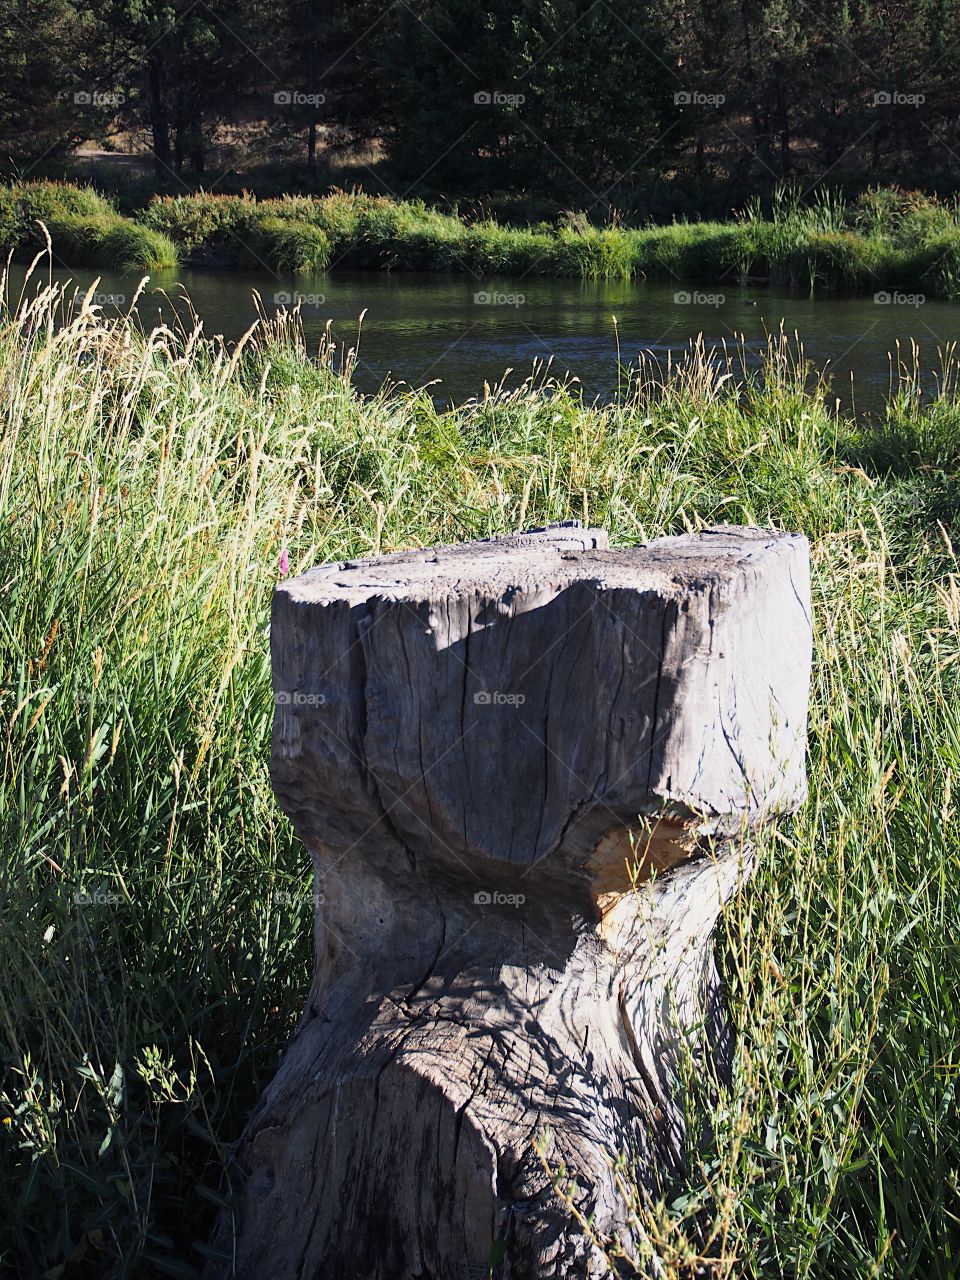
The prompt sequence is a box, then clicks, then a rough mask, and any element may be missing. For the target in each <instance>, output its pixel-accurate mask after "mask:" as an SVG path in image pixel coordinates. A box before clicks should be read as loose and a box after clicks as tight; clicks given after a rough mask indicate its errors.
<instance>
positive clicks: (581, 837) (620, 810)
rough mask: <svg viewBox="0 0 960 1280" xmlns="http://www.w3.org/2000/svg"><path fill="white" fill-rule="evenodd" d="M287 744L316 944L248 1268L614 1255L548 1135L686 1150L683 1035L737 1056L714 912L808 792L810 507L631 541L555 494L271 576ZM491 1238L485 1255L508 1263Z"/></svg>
mask: <svg viewBox="0 0 960 1280" xmlns="http://www.w3.org/2000/svg"><path fill="white" fill-rule="evenodd" d="M272 645H273V676H274V692H275V697H276V704H277V706H276V719H275V723H274V738H273V758H272V777H273V783H274V787H275V789H276V793H277V795H278V797H279V799H280V803H281V804H282V805H283V808H284V809H285V810H286V811H287V813H288V814H290V816H291V818H292V819H293V822H294V824H295V827H296V830H297V831H298V833H299V834H300V836H301V837H302V838H303V840H304V842H305V843H306V845H307V847H308V848H309V849H310V851H311V853H312V855H313V858H314V863H315V868H316V887H317V911H316V956H317V958H316V973H315V977H314V980H313V985H312V988H311V991H310V995H309V999H308V1002H307V1008H306V1012H305V1014H304V1017H303V1020H302V1023H301V1025H300V1027H299V1029H298V1031H297V1033H296V1036H295V1037H294V1039H293V1041H292V1042H291V1044H290V1046H289V1048H288V1050H287V1052H286V1055H285V1057H284V1059H283V1061H282V1064H281V1066H280V1069H279V1072H278V1074H277V1076H276V1079H275V1080H274V1081H273V1083H272V1084H271V1085H270V1087H269V1088H268V1089H267V1090H266V1092H265V1094H264V1096H263V1098H262V1100H261V1102H260V1104H259V1106H258V1107H257V1109H256V1111H255V1113H254V1114H253V1116H252V1117H251V1118H250V1121H249V1123H248V1125H247V1128H246V1131H245V1133H244V1136H243V1138H242V1141H241V1143H240V1144H239V1147H238V1151H237V1184H238V1186H239V1203H238V1211H237V1216H236V1219H235V1220H231V1221H226V1220H225V1221H224V1222H223V1223H222V1224H221V1228H220V1232H219V1243H220V1245H221V1247H223V1248H225V1250H226V1251H228V1252H230V1253H231V1254H232V1256H233V1258H234V1262H233V1264H232V1267H233V1272H234V1273H235V1274H237V1275H239V1276H240V1277H243V1280H468V1278H471V1280H472V1278H474V1277H476V1278H479V1277H487V1276H489V1275H491V1274H493V1275H495V1276H497V1277H501V1278H502V1280H542V1278H544V1277H558V1278H559V1277H568V1276H588V1275H591V1276H592V1275H599V1274H602V1272H603V1264H602V1261H601V1259H600V1257H599V1255H598V1254H597V1253H596V1252H595V1251H594V1250H593V1249H592V1248H591V1246H590V1245H589V1244H587V1243H586V1242H585V1241H584V1239H583V1237H582V1235H581V1233H580V1232H579V1230H578V1229H577V1227H576V1225H575V1224H574V1223H573V1222H572V1221H571V1219H570V1216H569V1214H568V1213H567V1212H566V1210H565V1209H564V1207H563V1206H562V1205H561V1204H560V1203H559V1201H558V1199H557V1196H556V1194H555V1192H554V1190H553V1188H552V1186H551V1181H550V1176H549V1173H548V1172H547V1171H546V1170H545V1168H544V1162H543V1160H542V1159H541V1156H540V1155H539V1154H538V1152H537V1144H539V1145H540V1148H541V1150H542V1152H543V1153H544V1155H545V1157H546V1161H547V1163H548V1164H549V1165H550V1166H551V1168H552V1169H554V1170H557V1169H560V1168H563V1169H565V1170H566V1175H567V1178H568V1179H571V1180H575V1181H576V1185H577V1203H578V1205H579V1206H580V1208H581V1210H582V1211H583V1212H584V1213H586V1214H592V1215H593V1216H594V1220H595V1222H596V1225H597V1227H598V1229H599V1230H600V1231H603V1232H608V1233H609V1232H614V1233H615V1232H618V1231H620V1232H626V1231H627V1224H626V1223H625V1222H624V1213H623V1208H622V1201H621V1197H620V1196H619V1195H618V1193H617V1189H616V1186H615V1181H614V1176H613V1166H612V1158H613V1156H614V1155H615V1154H616V1153H617V1152H627V1153H629V1154H630V1156H631V1158H632V1159H633V1161H635V1165H636V1171H637V1173H638V1176H639V1178H640V1180H641V1182H642V1184H643V1185H645V1186H647V1187H648V1188H650V1189H655V1188H656V1187H657V1186H658V1185H659V1181H660V1180H661V1179H663V1178H669V1177H670V1176H671V1175H673V1174H674V1173H675V1172H676V1171H677V1170H678V1168H679V1167H680V1165H681V1160H682V1153H683V1146H684V1134H683V1124H682V1117H681V1114H680V1111H679V1109H678V1106H677V1102H676V1097H675V1095H676V1088H675V1078H676V1077H675V1072H676V1067H677V1055H678V1045H679V1044H680V1042H681V1041H682V1040H686V1043H687V1047H688V1048H689V1051H690V1052H691V1053H692V1054H693V1056H694V1061H695V1062H698V1063H699V1064H700V1065H701V1067H702V1070H703V1071H704V1072H705V1073H706V1072H709V1071H710V1070H718V1071H720V1072H721V1073H722V1072H723V1070H724V1069H725V1064H726V1061H727V1058H728V1055H729V1048H730V1046H729V1032H728V1027H727V1022H726V1018H725V1015H724V1010H723V1004H722V996H721V992H720V987H719V980H718V977H717V973H716V970H715V967H714V958H713V945H712V940H711V935H712V931H713V928H714V925H715V922H716V919H717V916H718V913H719V911H720V909H721V907H722V904H723V902H724V901H725V899H726V898H727V897H728V896H729V894H730V893H731V892H732V890H733V889H734V887H735V886H736V885H737V883H738V881H739V880H741V879H742V877H743V875H744V873H745V872H746V871H747V870H748V869H749V858H750V840H749V834H750V831H751V830H752V829H753V828H755V827H756V826H757V824H758V823H760V822H762V821H764V820H766V819H769V818H771V817H773V816H775V815H777V814H782V813H787V812H790V811H792V810H794V809H795V808H796V807H797V806H798V805H799V804H800V803H801V802H802V800H803V798H804V790H805V781H804V739H805V728H806V713H807V691H808V682H809V669H810V650H811V635H810V609H809V584H808V566H807V545H806V542H805V540H804V539H803V538H802V537H798V536H789V535H783V534H779V533H776V532H771V531H768V530H760V529H740V528H719V529H709V530H706V531H704V532H703V533H700V534H695V535H690V536H684V537H678V538H663V539H660V540H658V541H656V542H653V543H650V544H649V545H647V546H642V547H635V548H630V549H626V550H610V549H609V548H608V543H607V537H606V534H605V533H603V532H602V531H601V530H596V529H580V528H571V527H557V528H550V529H547V530H542V531H535V532H533V533H527V534H522V535H518V536H516V537H510V538H501V539H497V540H494V541H489V542H479V543H468V544H464V545H462V546H452V547H435V548H430V549H428V550H425V551H414V552H408V553H402V554H398V555H390V556H384V557H382V558H380V559H370V560H357V561H348V562H346V563H342V564H334V565H327V566H323V567H321V568H317V569H313V570H311V571H310V572H309V573H305V574H304V575H303V576H302V577H298V578H294V579H293V580H291V581H289V582H286V583H284V584H283V585H281V586H280V587H278V589H277V592H276V595H275V598H274V606H273V630H272ZM492 1263H493V1264H494V1270H493V1272H492V1273H491V1264H492Z"/></svg>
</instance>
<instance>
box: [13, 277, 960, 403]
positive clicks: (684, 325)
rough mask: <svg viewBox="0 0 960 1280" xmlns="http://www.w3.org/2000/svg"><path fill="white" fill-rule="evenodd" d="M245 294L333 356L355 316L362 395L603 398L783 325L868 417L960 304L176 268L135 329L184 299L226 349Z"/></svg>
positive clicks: (112, 294) (113, 299) (945, 330)
mask: <svg viewBox="0 0 960 1280" xmlns="http://www.w3.org/2000/svg"><path fill="white" fill-rule="evenodd" d="M54 275H55V277H56V278H57V279H60V280H68V279H71V280H73V281H75V282H76V283H77V284H78V285H79V286H80V287H81V288H83V289H86V288H87V287H88V286H89V285H90V283H91V282H92V281H93V280H94V279H95V278H96V277H97V276H98V275H99V276H100V283H99V285H98V286H97V298H98V300H99V301H101V302H102V303H103V305H104V307H105V310H106V311H107V313H108V314H109V313H110V312H111V311H112V310H114V309H115V308H126V307H127V306H129V303H130V301H131V299H132V297H133V294H134V292H135V290H136V286H137V283H138V280H139V273H137V274H134V275H120V274H117V273H111V272H100V273H98V272H95V271H91V270H76V271H69V270H67V269H66V268H59V267H58V268H56V269H55V271H54ZM23 276H24V270H23V268H22V267H21V268H17V267H14V268H13V269H12V271H11V279H10V285H9V288H10V291H12V292H13V293H17V292H18V291H19V289H20V287H21V285H22V282H23ZM254 291H256V292H257V293H258V294H259V295H260V297H261V298H262V300H263V303H264V305H265V306H266V308H267V309H268V310H275V309H277V308H279V307H281V306H284V305H286V306H289V305H290V304H291V302H292V300H293V299H294V298H299V299H300V305H301V312H302V315H303V321H304V327H305V330H306V335H307V338H308V341H309V342H310V344H311V346H312V347H313V346H315V345H316V344H317V343H319V341H320V339H321V336H322V334H323V332H324V329H325V327H326V324H327V322H328V320H330V321H332V325H333V330H332V331H333V335H334V338H335V340H336V342H337V343H338V346H339V348H340V351H341V352H346V351H347V350H348V349H350V348H351V347H354V346H355V345H356V343H357V334H358V323H359V317H360V315H361V313H365V316H364V319H363V325H362V333H361V336H360V343H359V357H358V361H357V365H356V371H355V375H354V380H355V382H356V383H357V385H358V386H359V387H360V389H361V390H363V391H366V392H372V391H375V390H376V389H377V388H378V387H379V386H380V385H381V384H382V383H383V381H384V380H385V379H387V378H390V379H392V380H393V381H397V382H405V383H408V384H412V385H414V386H423V385H426V384H430V393H431V394H432V395H433V396H434V397H435V398H436V399H438V400H440V401H459V400H464V399H467V398H469V397H471V396H476V395H480V394H482V392H483V388H484V383H487V384H489V385H490V386H494V385H496V384H497V383H499V382H500V381H501V380H502V379H503V378H504V375H505V373H506V371H507V370H512V373H510V374H508V375H507V377H506V384H507V385H508V386H513V385H516V384H517V382H519V381H521V380H522V379H523V378H525V377H526V376H527V375H528V374H530V372H531V370H532V369H533V367H534V365H535V364H537V365H542V363H543V362H546V361H552V364H551V367H550V372H551V373H553V374H554V375H557V376H559V375H564V374H570V375H571V376H573V377H576V378H578V379H579V381H580V384H581V385H582V387H583V391H584V394H585V395H586V396H587V397H588V398H589V399H593V398H594V397H600V398H606V397H608V396H609V395H611V394H612V393H614V392H615V391H616V389H617V385H618V368H620V367H622V366H629V365H631V364H635V363H636V361H637V358H638V356H639V355H640V353H641V352H650V353H652V355H653V356H655V357H656V358H658V359H659V360H660V361H661V362H664V363H665V361H666V360H667V358H668V356H670V355H673V356H676V355H677V354H679V353H681V352H682V351H683V350H685V349H686V347H687V346H688V344H689V342H690V340H691V339H694V338H696V337H697V336H698V335H700V334H702V335H703V338H704V340H705V342H706V343H707V344H708V346H712V345H716V346H718V347H719V346H720V344H722V343H724V342H726V343H727V344H728V345H735V344H737V343H738V342H739V341H740V339H741V336H742V339H743V342H744V344H745V348H746V351H747V358H748V363H749V364H751V365H755V363H756V355H757V352H758V351H759V350H760V349H761V348H762V347H763V346H764V345H765V334H766V333H767V332H777V331H778V330H779V329H780V327H781V325H782V326H784V327H785V329H786V330H787V332H788V333H791V334H792V333H793V332H794V331H796V332H797V333H799V335H800V337H801V339H802V341H803V347H804V353H805V355H806V358H807V359H808V360H810V361H811V362H812V364H813V366H814V367H815V368H816V369H817V370H820V371H822V372H824V373H825V374H827V375H828V376H829V377H830V379H831V384H832V386H833V388H834V391H835V393H836V394H837V395H838V396H839V397H840V399H841V400H842V401H843V403H844V405H845V406H847V407H849V408H852V409H854V410H855V411H857V412H861V413H871V412H875V411H877V410H878V409H879V408H880V406H881V405H882V403H883V401H884V398H885V397H886V395H887V391H888V387H889V384H890V370H891V358H893V359H894V360H895V359H896V353H897V343H898V342H899V343H900V349H901V355H902V357H903V358H904V359H905V360H907V361H908V362H909V361H911V360H912V357H911V354H910V341H911V339H914V340H915V341H916V342H917V344H918V346H919V349H920V362H921V365H922V367H923V369H924V370H925V374H926V378H927V385H928V386H929V385H933V379H934V376H935V373H936V371H937V370H938V369H939V367H940V362H939V357H938V349H943V348H944V347H946V346H947V344H949V343H950V342H952V341H954V340H955V339H956V338H957V337H960V303H957V302H940V301H934V300H926V299H923V298H922V295H906V294H894V293H892V292H890V293H888V294H886V295H881V297H880V300H875V299H874V297H873V296H866V297H864V296H857V297H836V296H831V295H827V294H821V295H818V296H816V297H814V298H811V297H809V296H806V295H797V294H791V293H788V292H785V291H782V290H781V291H778V290H775V289H769V288H762V287H749V288H746V289H741V288H738V287H737V286H735V285H734V286H730V285H711V286H703V285H701V286H693V285H686V284H683V285H681V284H677V285H675V286H674V285H666V284H660V283H658V284H648V283H646V282H642V281H641V282H634V283H627V282H620V281H617V282H611V283H599V282H592V281H590V282H583V281H579V280H566V279H544V278H542V277H538V276H526V277H523V278H522V279H499V280H485V281H476V280H473V279H471V278H470V277H467V276H451V275H439V274H438V275H426V274H410V273H395V274H389V273H386V272H373V271H368V272H336V273H332V274H330V275H325V276H317V277H304V276H289V277H283V276H272V275H270V274H269V273H267V272H260V273H255V272H244V271H229V272H228V271H220V272H213V271H200V270H191V269H189V268H181V269H178V270H177V271H167V272H157V273H155V275H154V276H152V277H151V281H150V285H149V286H148V289H147V291H146V293H145V294H144V295H143V297H142V298H141V300H140V302H139V304H138V309H139V312H140V315H141V317H142V320H143V322H144V323H152V322H154V321H156V320H159V319H163V320H165V321H167V322H170V321H171V320H172V319H173V313H174V308H176V310H177V311H179V312H180V313H181V314H182V315H186V313H187V308H186V305H185V302H184V301H183V295H184V294H186V295H188V296H189V298H190V300H191V303H192V305H193V307H194V309H195V310H196V312H197V314H198V315H199V316H200V318H201V319H202V320H203V324H204V328H205V330H206V332H207V333H209V334H223V335H224V337H226V338H227V339H230V340H235V339H236V338H238V337H239V336H240V335H241V334H242V333H243V332H244V330H245V329H246V328H247V327H248V325H249V324H250V323H251V322H252V321H253V320H254V318H255V315H256V312H255V306H254V298H253V294H254ZM884 296H885V297H886V298H887V299H888V300H886V301H884V300H883V297H884Z"/></svg>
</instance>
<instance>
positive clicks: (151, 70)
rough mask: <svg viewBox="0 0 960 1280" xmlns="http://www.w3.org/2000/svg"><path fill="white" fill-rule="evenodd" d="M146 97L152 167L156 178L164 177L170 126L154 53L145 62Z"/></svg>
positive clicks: (159, 67) (167, 162) (168, 162)
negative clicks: (151, 146) (151, 143)
mask: <svg viewBox="0 0 960 1280" xmlns="http://www.w3.org/2000/svg"><path fill="white" fill-rule="evenodd" d="M147 98H148V102H149V109H150V132H151V136H152V139H153V167H154V171H155V172H156V175H157V177H158V178H166V177H167V176H168V175H169V173H170V128H169V125H168V123H167V110H166V103H165V102H164V97H163V71H162V69H161V65H160V60H159V58H158V57H157V56H156V55H155V54H151V55H150V58H149V60H148V63H147Z"/></svg>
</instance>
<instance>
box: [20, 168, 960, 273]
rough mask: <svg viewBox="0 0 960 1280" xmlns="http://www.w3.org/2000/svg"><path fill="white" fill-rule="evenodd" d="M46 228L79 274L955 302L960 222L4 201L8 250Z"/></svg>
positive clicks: (61, 187) (775, 211) (341, 204)
mask: <svg viewBox="0 0 960 1280" xmlns="http://www.w3.org/2000/svg"><path fill="white" fill-rule="evenodd" d="M38 221H42V222H43V223H44V224H45V225H46V227H47V228H48V230H49V232H50V235H51V237H52V240H53V246H54V252H55V254H56V255H57V258H58V260H60V261H62V262H64V263H66V264H67V265H70V266H94V267H102V268H104V269H111V268H118V269H130V270H134V269H141V270H147V271H149V270H156V269H160V268H163V267H168V266H172V265H174V264H175V263H176V262H177V261H182V262H194V263H199V264H201V265H207V266H211V267H218V268H226V269H229V268H231V267H246V268H248V269H250V268H263V269H266V270H268V271H273V272H289V271H293V272H304V273H315V272H324V271H335V270H337V269H338V268H340V269H357V268H364V269H375V270H394V271H448V272H461V273H467V274H469V275H472V276H474V277H476V278H478V279H482V278H486V277H490V276H510V277H516V278H521V277H524V276H527V275H533V276H567V277H575V278H583V279H607V280H609V279H631V278H646V279H650V280H673V281H677V282H681V283H687V282H689V283H717V284H720V283H723V282H731V283H734V282H736V281H738V280H743V279H750V280H756V281H767V282H770V283H773V284H777V285H784V286H788V287H802V288H804V289H809V290H810V291H811V292H813V291H816V290H819V289H833V290H847V291H863V292H881V293H890V292H898V293H901V294H904V295H907V296H911V297H913V296H923V297H930V298H934V297H942V298H956V297H960V216H958V212H957V208H956V206H955V205H951V204H946V203H941V202H939V201H936V200H935V199H932V198H930V197H925V196H921V195H919V194H917V193H903V192H898V191H894V190H878V191H873V192H868V193H866V195H864V196H862V197H860V199H859V200H858V201H857V202H855V203H854V204H853V205H851V206H850V207H847V206H846V205H845V204H844V203H843V202H842V201H841V200H840V199H839V198H835V197H831V198H825V199H822V200H821V201H820V202H818V203H815V204H813V205H809V206H803V205H801V204H799V203H798V202H796V201H792V200H791V199H789V198H787V197H783V198H782V199H781V200H780V201H779V202H778V203H777V202H775V204H774V207H773V208H772V210H770V211H768V212H767V214H766V215H764V214H763V213H762V211H761V210H760V209H759V208H754V209H752V210H748V211H747V212H746V213H744V214H743V215H742V216H741V217H739V218H737V219H736V220H734V221H731V222H727V223H721V222H696V223H676V224H672V225H670V226H664V227H646V228H627V227H605V228H599V227H593V226H591V225H590V224H589V223H588V221H587V220H586V219H585V218H584V217H582V216H580V215H573V214H571V215H569V216H568V217H567V218H566V219H565V220H561V221H560V223H558V224H537V225H535V226H532V227H508V226H502V225H500V224H499V223H496V222H493V221H490V220H486V221H484V220H471V221H466V220H464V219H462V218H460V217H459V216H458V215H457V214H456V213H455V212H441V211H439V210H437V209H432V208H428V207H427V206H426V205H424V204H423V203H421V202H419V201H409V202H404V201H397V200H392V199H389V198H386V197H373V196H366V195H363V194H359V193H354V194H350V193H344V192H334V193H332V194H330V195H327V196H322V197H309V196H287V197H284V198H281V199H276V200H256V199H254V198H253V197H247V196H216V195H203V194H201V195H189V196H174V197H157V198H154V199H153V200H151V202H150V203H149V204H148V205H147V206H146V207H145V208H144V209H142V210H139V211H137V212H136V213H135V215H134V216H128V217H124V216H122V215H120V214H119V213H118V212H117V211H116V209H115V208H114V206H113V205H112V204H111V203H110V202H109V201H108V200H107V199H105V198H104V197H103V196H100V195H98V194H97V193H96V192H94V191H93V190H92V189H91V188H85V187H74V186H70V185H67V184H59V183H49V182H44V183H24V184H16V185H13V186H7V187H3V188H0V246H2V247H3V248H4V249H5V250H6V251H7V252H13V253H15V254H16V255H17V256H19V257H23V256H25V255H28V254H30V253H32V252H34V251H37V250H39V249H42V247H43V244H44V237H43V233H42V231H41V229H40V228H39V226H38Z"/></svg>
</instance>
